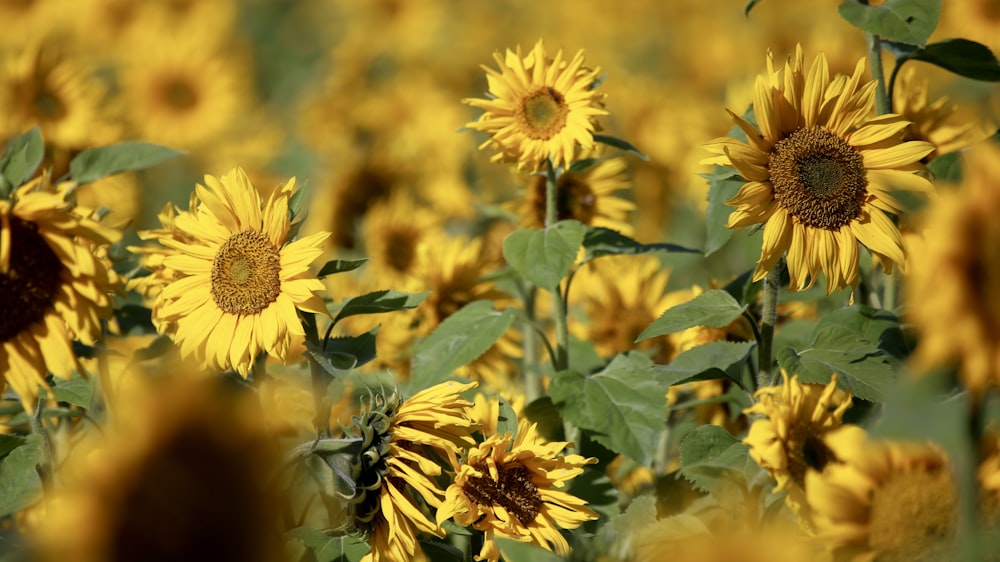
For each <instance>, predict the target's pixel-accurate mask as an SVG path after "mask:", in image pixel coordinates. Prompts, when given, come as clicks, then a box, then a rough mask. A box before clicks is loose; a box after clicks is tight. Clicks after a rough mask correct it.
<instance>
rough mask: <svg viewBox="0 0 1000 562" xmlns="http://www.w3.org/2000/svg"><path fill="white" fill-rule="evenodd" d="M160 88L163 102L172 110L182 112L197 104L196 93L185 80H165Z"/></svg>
mask: <svg viewBox="0 0 1000 562" xmlns="http://www.w3.org/2000/svg"><path fill="white" fill-rule="evenodd" d="M162 88H163V89H162V90H161V92H160V93H161V95H162V96H163V101H164V102H165V103H166V104H167V105H169V106H170V107H172V108H174V109H177V110H182V111H183V110H187V109H191V108H192V107H194V106H195V105H197V104H198V91H197V90H196V89H195V88H194V87H192V86H191V84H190V83H189V82H188V81H186V80H183V79H181V78H173V79H170V80H167V81H166V82H165V83H164V84H163V87H162Z"/></svg>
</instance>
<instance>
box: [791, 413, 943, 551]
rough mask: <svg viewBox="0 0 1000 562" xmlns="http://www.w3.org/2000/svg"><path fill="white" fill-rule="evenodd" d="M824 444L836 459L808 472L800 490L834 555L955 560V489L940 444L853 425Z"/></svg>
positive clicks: (821, 537)
mask: <svg viewBox="0 0 1000 562" xmlns="http://www.w3.org/2000/svg"><path fill="white" fill-rule="evenodd" d="M826 443H827V445H828V446H829V447H830V449H831V450H832V451H833V453H834V454H835V455H836V457H837V458H838V459H840V460H841V461H842V462H841V463H836V464H830V465H828V466H826V468H825V469H824V470H823V472H818V471H815V470H810V471H808V472H807V473H806V494H807V499H808V502H809V509H810V512H811V513H812V517H813V521H814V522H815V523H816V527H817V531H818V535H817V536H818V538H820V539H821V540H824V541H825V542H826V543H827V545H828V546H830V547H831V548H832V550H833V553H834V557H835V559H836V560H849V561H851V562H861V561H870V560H879V561H883V560H884V561H890V562H892V561H903V560H906V561H911V560H926V561H931V560H950V559H954V554H955V553H954V552H951V549H952V548H954V546H955V545H954V544H953V541H954V538H955V531H956V530H957V526H958V497H957V488H956V486H955V481H954V477H953V475H952V472H951V469H950V466H949V463H948V459H947V456H946V455H945V454H944V453H943V452H942V451H941V450H940V449H939V448H937V447H936V446H934V445H932V444H925V443H907V442H896V441H878V440H874V439H871V438H870V437H868V435H867V434H866V433H865V431H864V430H863V429H861V428H860V427H858V426H853V425H845V426H842V427H841V428H840V429H838V430H836V431H834V432H831V433H830V434H829V435H828V436H827V438H826ZM948 554H951V555H953V556H951V557H949V556H948Z"/></svg>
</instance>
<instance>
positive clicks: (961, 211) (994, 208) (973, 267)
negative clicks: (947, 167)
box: [906, 143, 1000, 399]
mask: <svg viewBox="0 0 1000 562" xmlns="http://www.w3.org/2000/svg"><path fill="white" fill-rule="evenodd" d="M964 156H965V166H964V172H963V174H964V176H963V180H962V184H961V186H960V188H959V189H958V190H956V191H950V192H948V193H945V194H943V195H942V196H941V197H940V198H939V199H938V200H936V201H935V202H934V205H933V206H931V207H930V209H929V211H928V213H927V216H926V217H924V219H925V221H924V222H925V223H926V225H927V228H926V230H925V231H924V233H923V241H922V242H920V241H917V242H916V243H917V244H919V246H918V248H919V250H917V251H914V252H913V268H912V272H911V274H910V276H909V278H908V283H907V285H906V299H907V303H908V307H907V314H908V316H909V317H910V319H911V320H912V322H913V324H914V326H915V327H916V328H917V330H918V333H919V334H920V340H919V342H918V345H917V349H916V353H915V354H914V356H913V361H914V362H915V363H916V364H917V365H922V366H926V367H931V366H936V365H943V364H947V363H956V364H957V365H958V366H959V377H960V380H961V382H962V385H963V386H964V387H966V388H967V389H969V392H970V393H972V394H973V395H974V396H975V397H976V398H977V399H978V398H982V396H983V395H984V394H985V393H986V391H987V390H988V389H990V388H995V387H998V386H1000V323H998V320H997V319H998V318H1000V227H998V225H997V222H996V215H997V213H1000V148H997V147H995V146H994V145H992V144H989V143H985V144H981V145H979V146H976V147H975V148H974V149H971V150H969V151H967V152H966V153H965V154H964Z"/></svg>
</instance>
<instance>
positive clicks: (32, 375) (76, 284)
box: [0, 175, 121, 412]
mask: <svg viewBox="0 0 1000 562" xmlns="http://www.w3.org/2000/svg"><path fill="white" fill-rule="evenodd" d="M75 187H76V185H75V184H72V183H60V184H58V185H53V184H52V183H51V181H50V178H49V177H48V176H47V175H43V176H39V177H37V178H35V179H34V180H32V181H30V182H28V183H27V184H25V185H23V186H21V187H20V188H18V189H17V190H16V191H15V192H14V194H13V197H12V199H10V200H6V199H0V310H2V311H3V314H4V321H3V322H2V323H0V373H3V380H2V382H3V383H6V384H9V385H10V386H11V388H13V389H14V392H16V393H17V395H18V397H20V399H21V403H22V405H23V406H24V409H25V410H26V411H28V412H31V411H33V409H34V406H35V400H36V399H37V397H38V387H39V386H44V387H46V388H48V384H47V383H46V381H45V376H46V374H47V373H52V374H53V375H55V376H57V377H60V378H63V379H67V380H68V379H69V378H70V377H71V376H72V374H73V371H74V370H76V371H80V370H81V369H80V365H79V363H78V362H77V357H76V354H75V353H74V351H73V346H72V342H73V341H75V340H77V341H81V342H83V343H85V344H87V345H94V344H95V343H96V342H97V340H98V339H99V338H100V337H101V331H102V327H101V321H102V319H106V318H108V317H109V316H110V315H111V311H112V307H113V305H114V295H115V293H116V292H120V287H119V279H118V275H117V274H116V273H115V271H114V269H112V267H111V263H110V262H109V260H108V259H107V247H108V245H110V244H113V243H115V242H117V241H118V240H119V239H120V238H121V233H120V232H118V231H117V230H113V229H111V228H108V227H106V226H104V225H102V224H100V223H99V222H98V221H97V220H96V219H95V218H94V217H93V216H92V212H91V211H90V210H88V209H84V208H82V207H74V205H73V203H72V192H73V189H74V188H75ZM0 384H2V383H0Z"/></svg>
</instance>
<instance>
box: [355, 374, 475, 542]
mask: <svg viewBox="0 0 1000 562" xmlns="http://www.w3.org/2000/svg"><path fill="white" fill-rule="evenodd" d="M475 386H476V384H475V383H467V384H460V383H456V382H453V381H449V382H444V383H441V384H438V385H435V386H432V387H430V388H427V389H425V390H422V391H420V392H418V393H416V394H414V395H413V396H411V397H410V398H408V399H406V400H404V401H400V400H399V397H398V395H397V394H395V393H393V394H391V395H390V396H386V397H381V399H380V400H378V401H377V402H373V403H372V404H371V408H370V409H369V410H368V411H367V412H363V413H362V415H361V416H359V417H358V418H356V419H355V423H356V426H357V427H358V428H359V430H360V431H361V432H362V435H364V436H365V443H364V451H363V452H362V454H361V455H360V459H361V462H362V464H361V470H360V476H359V478H358V481H357V482H356V484H355V490H356V494H355V497H354V500H353V501H354V503H355V504H356V505H355V513H354V520H355V525H356V526H357V527H358V528H359V530H361V531H362V532H363V533H364V534H365V535H366V536H367V537H368V542H369V543H370V544H371V547H372V548H371V551H369V553H368V554H367V555H365V557H364V558H362V561H364V562H379V561H380V560H387V561H391V562H404V561H407V560H412V559H414V558H415V557H418V556H420V555H421V550H420V546H419V544H418V543H417V535H418V534H419V533H427V534H431V535H435V536H438V537H443V536H444V530H443V529H442V528H441V526H440V524H439V523H435V522H434V521H433V520H432V519H431V518H430V517H429V516H428V514H427V513H426V512H425V509H426V507H425V506H424V504H427V505H430V506H432V507H437V506H440V505H441V502H442V499H443V498H444V495H445V494H444V491H442V490H441V488H440V487H438V485H437V483H436V482H435V481H434V478H435V477H436V476H439V475H440V474H441V473H442V469H441V466H440V465H439V464H437V463H436V462H435V461H434V460H432V459H434V458H435V457H440V458H442V459H444V460H445V461H446V462H448V463H449V464H450V465H452V466H453V467H454V466H457V464H458V454H459V451H460V449H463V448H466V447H469V446H472V445H473V444H474V441H473V440H472V436H471V433H470V432H471V427H472V423H473V422H472V420H471V419H470V418H469V416H468V413H467V408H468V407H469V406H471V405H472V404H471V403H470V402H469V401H467V400H465V399H463V398H461V397H460V396H459V394H460V393H462V392H465V391H467V390H470V389H472V388H474V387H475Z"/></svg>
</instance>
